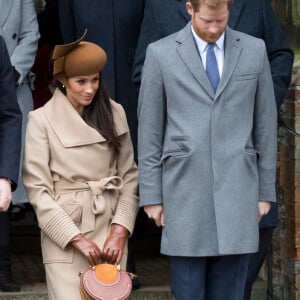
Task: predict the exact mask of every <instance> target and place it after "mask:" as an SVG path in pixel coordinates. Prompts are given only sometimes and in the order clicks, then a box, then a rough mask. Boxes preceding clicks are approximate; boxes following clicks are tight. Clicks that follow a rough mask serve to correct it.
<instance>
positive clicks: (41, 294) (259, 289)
mask: <svg viewBox="0 0 300 300" xmlns="http://www.w3.org/2000/svg"><path fill="white" fill-rule="evenodd" d="M0 299H1V300H48V296H47V291H46V284H45V283H35V284H32V285H26V286H23V287H22V291H21V292H19V293H4V292H0ZM251 299H252V300H265V299H266V283H265V282H264V281H262V280H257V282H256V283H255V285H254V288H253V294H252V298H251ZM66 300H68V299H66ZM130 300H173V297H172V294H171V290H170V287H169V286H151V287H142V288H140V289H138V290H135V291H133V292H132V294H131V296H130Z"/></svg>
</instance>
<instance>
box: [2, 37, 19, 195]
mask: <svg viewBox="0 0 300 300" xmlns="http://www.w3.org/2000/svg"><path fill="white" fill-rule="evenodd" d="M0 91H1V92H0V143H1V144H0V145H1V146H0V177H1V178H3V177H5V178H9V179H10V180H12V181H13V185H12V190H15V189H16V187H17V182H18V174H19V167H20V151H21V127H22V114H21V111H20V108H19V105H18V101H17V95H16V88H15V81H14V78H13V69H12V66H11V64H10V60H9V55H8V52H7V49H6V45H5V42H4V39H3V38H2V37H1V36H0Z"/></svg>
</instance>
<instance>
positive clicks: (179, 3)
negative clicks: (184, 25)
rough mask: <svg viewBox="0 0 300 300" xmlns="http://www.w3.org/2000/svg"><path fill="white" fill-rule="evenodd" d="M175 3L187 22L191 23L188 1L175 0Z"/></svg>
mask: <svg viewBox="0 0 300 300" xmlns="http://www.w3.org/2000/svg"><path fill="white" fill-rule="evenodd" d="M174 2H175V5H176V6H177V7H178V10H179V11H180V13H181V14H182V16H183V17H184V18H185V19H186V21H190V20H191V16H190V15H189V14H188V12H187V10H186V7H185V4H186V0H174Z"/></svg>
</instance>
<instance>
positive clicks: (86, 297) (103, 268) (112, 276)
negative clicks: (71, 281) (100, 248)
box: [79, 264, 132, 300]
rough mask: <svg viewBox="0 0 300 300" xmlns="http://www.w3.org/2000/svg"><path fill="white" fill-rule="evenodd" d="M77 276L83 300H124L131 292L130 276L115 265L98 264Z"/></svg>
mask: <svg viewBox="0 0 300 300" xmlns="http://www.w3.org/2000/svg"><path fill="white" fill-rule="evenodd" d="M79 276H80V288H79V289H80V295H81V298H82V299H83V300H126V299H128V298H129V295H130V293H131V290H132V281H131V277H130V275H129V274H128V273H127V272H126V271H123V270H120V268H119V266H116V265H112V264H98V265H96V266H93V267H89V268H88V269H87V270H86V271H84V272H80V273H79Z"/></svg>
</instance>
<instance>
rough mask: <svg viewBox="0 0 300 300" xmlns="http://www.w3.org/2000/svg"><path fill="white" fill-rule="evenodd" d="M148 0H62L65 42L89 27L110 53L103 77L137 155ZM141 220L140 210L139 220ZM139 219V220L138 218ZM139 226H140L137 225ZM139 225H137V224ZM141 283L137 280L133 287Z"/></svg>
mask: <svg viewBox="0 0 300 300" xmlns="http://www.w3.org/2000/svg"><path fill="white" fill-rule="evenodd" d="M144 6H145V0H130V1H124V0H89V1H82V0H59V18H60V27H61V34H62V39H63V42H64V43H69V42H72V41H74V40H75V39H77V38H78V37H80V36H81V35H82V33H83V32H84V30H85V29H87V36H86V38H85V39H86V40H87V41H90V42H93V43H95V44H98V45H100V46H101V47H102V48H103V49H104V50H105V52H106V53H107V56H108V59H107V61H108V62H107V65H106V67H105V69H104V70H103V78H104V82H105V84H106V87H107V89H108V93H109V95H110V96H111V98H112V99H114V100H115V101H117V102H119V103H120V104H122V106H123V107H124V109H125V112H126V116H127V121H128V125H129V128H130V133H131V139H132V143H133V148H134V152H135V157H136V148H137V116H136V110H137V98H138V91H137V89H136V88H135V86H134V84H133V83H132V82H131V76H132V65H133V60H134V56H135V51H136V45H137V41H138V36H139V32H140V26H141V23H142V20H143V14H144ZM140 219H141V213H139V216H138V220H140ZM137 222H139V221H137ZM137 226H138V225H137ZM137 226H136V227H137ZM134 239H135V234H133V237H132V238H131V239H129V245H128V251H129V253H128V265H127V271H129V272H132V273H135V271H136V270H135V263H134ZM138 286H139V283H138V280H137V279H135V280H134V282H133V287H134V288H136V287H138Z"/></svg>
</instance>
